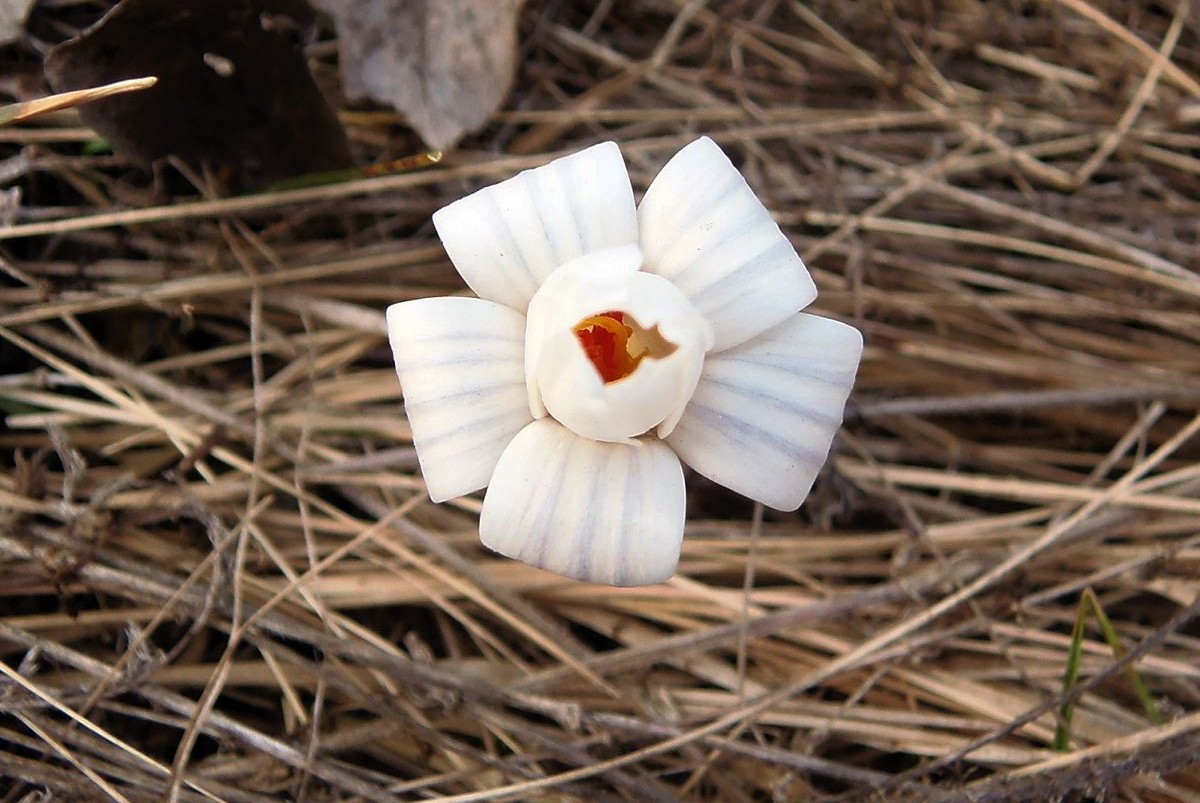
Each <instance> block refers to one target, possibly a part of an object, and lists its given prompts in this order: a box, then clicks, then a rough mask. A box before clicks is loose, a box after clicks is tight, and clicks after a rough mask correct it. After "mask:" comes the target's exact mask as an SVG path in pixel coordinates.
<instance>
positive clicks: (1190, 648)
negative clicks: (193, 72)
mask: <svg viewBox="0 0 1200 803" xmlns="http://www.w3.org/2000/svg"><path fill="white" fill-rule="evenodd" d="M57 5H59V6H61V7H64V8H69V7H70V6H71V5H72V4H70V3H61V4H57ZM329 36H331V34H329ZM521 42H522V51H521V57H520V69H519V73H518V76H517V80H516V84H515V89H514V92H513V95H512V96H511V97H510V99H509V101H508V102H507V104H506V105H505V107H504V108H503V110H502V111H501V112H499V113H498V114H497V115H496V116H495V118H494V120H493V122H492V123H491V124H490V125H489V126H488V127H487V128H486V129H484V130H483V131H482V132H481V133H480V134H478V135H476V136H474V137H472V138H470V139H468V140H467V141H465V142H464V143H463V145H462V146H461V147H459V148H458V149H456V150H453V151H451V152H448V153H447V154H446V157H445V159H443V161H442V162H441V163H440V164H438V165H436V166H434V167H432V168H430V169H427V170H423V171H419V172H407V173H402V174H398V175H386V176H379V177H369V178H360V179H356V180H351V181H345V182H340V183H335V184H327V185H321V186H315V187H302V188H298V189H291V190H281V191H275V192H265V193H258V194H247V195H237V196H229V197H222V196H221V195H219V194H214V193H213V191H212V189H211V185H210V183H209V181H208V180H207V177H206V176H204V175H196V174H193V173H190V172H189V171H188V170H187V169H186V168H184V166H182V165H180V166H178V168H179V169H178V171H176V173H177V175H175V177H176V178H178V176H179V175H182V176H190V178H191V180H192V181H193V186H192V187H191V188H189V189H186V190H184V191H181V192H174V191H172V194H171V195H170V196H169V197H167V196H164V194H163V188H162V186H161V185H158V184H156V183H155V182H153V181H151V179H150V178H149V177H147V176H146V175H144V174H142V173H140V172H138V171H136V170H134V169H132V168H131V167H130V166H129V165H127V164H124V163H122V162H121V161H120V160H117V159H114V158H113V157H111V156H107V155H103V154H97V155H89V152H88V151H87V149H85V148H84V147H83V145H84V144H85V143H86V142H88V141H89V140H91V139H93V137H94V135H93V134H92V133H91V132H90V131H88V130H87V129H85V128H82V127H81V124H80V122H79V120H78V118H77V117H74V116H72V115H70V114H64V115H59V116H56V117H53V118H50V119H49V121H48V122H43V123H41V124H38V125H32V124H31V125H26V126H15V127H7V128H4V129H0V155H2V156H3V159H2V160H0V168H4V169H6V170H8V171H9V173H8V175H10V176H12V177H13V178H14V180H15V184H14V186H16V187H19V189H20V193H21V195H20V199H19V208H17V209H16V210H15V211H12V210H11V209H10V211H9V213H8V214H10V225H7V226H5V227H4V228H0V268H2V269H3V272H4V274H5V278H4V279H3V284H2V285H0V359H2V360H3V364H4V366H5V369H4V376H3V377H2V378H0V404H2V405H3V408H4V414H5V419H4V428H3V429H0V461H2V462H3V465H4V471H3V472H2V475H0V672H2V673H3V677H2V678H0V798H2V799H3V800H8V801H18V800H20V801H34V800H49V799H54V800H93V799H95V800H130V801H161V800H167V799H170V800H184V801H200V800H222V801H239V802H240V801H246V802H247V803H249V802H250V801H264V800H280V799H288V800H307V801H321V800H372V801H383V800H389V801H390V800H425V799H443V800H453V801H483V800H529V801H565V800H588V801H602V800H630V801H659V800H661V801H667V800H697V801H700V800H704V801H791V800H889V801H891V800H913V801H925V800H931V801H932V800H971V801H1006V800H1026V799H1035V800H1056V799H1072V800H1122V801H1131V802H1134V801H1144V802H1146V803H1150V802H1151V801H1153V802H1154V803H1160V802H1164V801H1180V802H1181V803H1182V801H1195V800H1196V799H1197V796H1198V795H1200V767H1198V765H1197V762H1198V761H1200V625H1198V624H1197V620H1196V615H1197V613H1200V597H1198V588H1200V524H1198V522H1200V463H1198V458H1200V438H1198V437H1197V431H1198V430H1200V272H1198V266H1200V222H1198V221H1200V202H1198V201H1197V198H1198V197H1200V128H1198V126H1200V83H1198V80H1200V16H1198V14H1197V9H1196V7H1195V5H1194V4H1189V2H1188V1H1187V0H1175V1H1173V2H1165V3H1149V2H1128V3H1126V2H1117V0H1110V1H1108V2H1105V1H1104V0H1041V1H1040V2H1017V1H1016V0H1006V1H1004V2H991V1H990V0H989V2H986V3H984V2H977V1H976V0H956V1H955V2H948V1H947V2H928V1H927V0H888V1H887V2H868V1H866V0H864V1H863V2H825V1H824V0H814V1H812V2H808V1H806V2H799V1H798V0H790V1H789V0H769V1H768V2H764V3H758V2H736V1H734V0H728V1H722V2H718V1H717V0H712V1H710V2H704V1H703V0H688V1H687V2H683V1H682V0H681V1H680V2H667V1H666V0H662V1H660V2H627V3H626V2H619V3H618V2H611V0H606V1H605V2H600V3H585V2H579V1H578V0H558V1H556V0H537V1H536V2H532V1H531V2H530V4H529V5H528V6H527V7H526V9H525V11H524V13H523V16H522V21H521ZM312 54H313V58H314V59H315V61H316V66H317V69H318V72H319V73H320V74H321V75H323V76H324V77H330V76H332V75H333V74H334V72H335V70H336V55H335V54H336V48H335V47H334V43H333V42H332V41H330V40H329V38H328V36H327V38H326V40H324V41H322V42H319V43H318V44H317V45H316V46H315V47H314V49H313V51H312ZM343 108H344V109H346V110H345V111H344V115H343V117H344V120H345V122H346V123H347V126H348V129H349V132H350V135H351V140H352V143H353V145H354V148H355V150H356V153H357V155H358V156H359V158H360V159H361V161H363V162H367V161H372V160H379V159H388V158H394V157H395V156H397V155H402V154H404V153H409V152H413V151H415V150H417V149H418V148H419V144H418V143H417V141H416V140H415V139H413V138H412V137H411V135H410V134H408V133H406V131H405V129H404V128H403V127H402V126H400V125H399V123H400V121H399V120H398V119H396V118H395V117H394V116H391V115H387V114H383V113H378V112H372V113H367V112H363V111H355V110H353V109H351V108H350V107H343ZM702 133H706V134H708V135H710V136H712V137H713V138H714V139H716V140H717V141H718V142H719V143H720V144H721V145H722V146H723V147H724V148H725V149H726V150H727V151H728V152H729V153H730V154H731V155H732V156H733V157H734V159H735V161H736V162H737V163H738V164H739V166H740V167H741V168H742V169H743V171H744V172H745V174H746V175H747V177H748V179H749V180H750V182H751V184H752V185H753V186H754V187H755V189H756V190H757V191H758V192H759V193H760V195H761V197H762V198H763V199H764V202H765V203H766V204H767V205H768V207H769V208H770V209H771V210H772V211H773V212H774V213H775V214H776V215H777V219H778V220H779V222H780V223H781V225H782V226H783V227H784V230H785V231H786V232H787V233H788V235H789V236H790V237H791V238H792V239H793V241H794V243H795V245H796V247H797V249H798V250H799V252H800V253H801V254H802V255H803V256H804V258H805V260H806V262H807V263H808V264H809V266H810V268H811V270H812V271H813V275H814V277H815V279H816V282H817V285H818V287H819V288H820V290H821V296H820V298H819V299H818V302H817V305H816V308H815V309H816V310H817V311H818V312H819V313H820V314H824V315H829V316H833V317H837V318H840V319H842V320H846V321H848V322H850V323H853V324H854V325H855V326H858V327H860V328H861V329H862V330H863V332H864V333H865V336H866V341H867V348H866V352H865V355H864V361H863V366H862V369H861V372H860V378H859V382H858V385H857V387H856V390H855V393H854V396H853V397H852V399H851V401H850V405H849V407H848V410H847V423H846V426H845V428H844V429H843V431H842V434H841V435H840V436H839V439H838V441H837V442H836V444H835V454H834V457H833V458H832V459H831V461H830V463H829V465H828V466H827V468H826V470H825V472H824V473H823V475H822V477H821V478H820V479H819V481H818V484H817V487H816V489H815V490H814V492H813V494H812V496H811V497H810V499H809V500H808V502H807V503H806V504H805V506H804V507H803V508H802V509H801V511H800V512H799V513H798V514H786V515H784V514H776V513H773V512H770V511H767V512H766V513H765V514H764V515H762V516H761V517H759V516H757V515H756V511H755V509H754V507H753V505H751V504H750V503H748V502H746V501H745V500H742V499H741V498H739V497H736V496H735V495H733V494H730V493H727V492H725V491H722V490H721V489H719V488H716V487H715V486H712V485H711V484H708V483H706V482H705V481H703V479H702V478H700V477H698V476H694V475H691V476H689V478H688V481H689V524H688V530H687V536H686V539H685V543H684V552H683V557H682V560H681V563H680V567H679V573H678V575H677V576H676V577H675V578H674V579H672V580H671V581H670V582H668V583H667V584H665V585H662V586H657V587H651V588H645V589H636V588H634V589H612V588H603V587H592V586H588V585H583V584H580V583H576V582H572V581H568V580H563V579H560V578H558V577H555V576H551V575H548V574H545V573H543V572H540V571H538V570H535V569H532V568H529V567H526V566H524V565H522V564H519V563H514V562H510V561H507V560H503V559H500V558H498V557H496V556H495V555H492V554H490V553H488V552H487V551H486V550H484V549H483V548H482V547H481V546H480V545H479V543H478V539H477V523H478V511H479V504H480V502H479V499H478V498H477V497H468V498H463V499H458V500H455V501H453V502H452V503H449V504H445V505H433V504H432V503H430V502H429V500H428V499H427V498H426V497H425V496H424V494H423V485H422V481H421V476H420V473H419V471H418V468H417V464H416V460H415V455H414V452H413V449H412V446H411V441H410V433H409V430H408V428H407V426H406V423H405V417H404V412H403V407H402V404H401V392H400V387H399V384H398V383H397V381H396V379H395V374H394V373H393V371H392V367H391V364H390V357H389V354H388V349H387V346H386V339H385V335H384V328H383V317H382V310H383V308H384V307H385V306H386V305H388V304H390V303H392V302H395V301H399V300H403V299H409V298H417V297H421V296H427V295H439V294H446V293H454V292H460V291H463V289H464V288H463V287H462V285H461V284H460V281H459V279H458V277H457V275H456V274H455V273H454V271H453V270H452V269H451V267H450V264H449V261H448V260H447V258H446V256H445V254H444V252H443V250H442V248H441V246H440V245H439V243H438V241H437V239H436V236H435V234H434V232H433V230H432V227H431V225H430V222H429V218H430V214H431V213H432V212H433V211H434V210H435V209H437V208H438V207H439V206H441V205H443V204H445V203H446V202H448V201H449V200H452V199H454V198H456V197H459V196H461V195H462V194H464V193H465V192H468V191H470V190H472V189H474V188H476V187H478V186H481V185H482V184H485V183H491V182H494V181H496V180H499V179H501V178H503V177H506V176H508V175H511V174H512V173H514V172H515V171H517V170H519V169H523V168H526V167H530V166H533V165H537V164H540V163H543V162H544V161H546V160H547V159H548V158H550V157H551V156H553V155H555V154H561V153H564V152H568V151H571V150H575V149H577V148H579V147H581V146H584V145H587V144H591V143H593V142H596V141H600V140H603V139H615V140H618V141H619V142H620V143H621V146H622V149H623V151H624V153H625V154H626V158H627V159H628V160H629V162H630V168H631V173H632V176H633V182H634V186H635V189H636V190H637V191H638V192H641V191H642V190H644V189H645V187H646V185H647V183H648V181H649V179H650V178H651V177H652V176H653V175H654V173H655V172H656V171H657V169H658V168H659V167H660V166H661V165H662V164H663V163H664V162H665V160H666V159H667V158H668V157H669V156H670V155H671V154H672V153H674V152H675V151H676V150H677V149H678V148H679V147H680V146H681V145H683V144H684V143H686V142H688V141H690V140H691V139H693V138H694V137H695V136H697V135H698V134H702ZM297 135H298V136H303V132H297ZM1081 602H1082V605H1081ZM1105 621H1107V622H1108V623H1110V626H1109V627H1108V628H1107V632H1106V629H1105V628H1104V627H1102V622H1105ZM1069 668H1073V669H1075V670H1077V673H1078V675H1077V678H1076V679H1075V680H1074V682H1070V683H1067V684H1066V686H1064V678H1065V677H1067V675H1068V670H1069ZM1064 688H1065V691H1064Z"/></svg>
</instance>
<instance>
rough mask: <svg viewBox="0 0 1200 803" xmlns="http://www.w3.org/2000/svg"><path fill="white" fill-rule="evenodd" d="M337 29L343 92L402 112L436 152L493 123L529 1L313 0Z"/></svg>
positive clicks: (509, 77)
mask: <svg viewBox="0 0 1200 803" xmlns="http://www.w3.org/2000/svg"><path fill="white" fill-rule="evenodd" d="M316 3H317V5H318V6H320V7H322V8H324V9H325V10H326V11H328V12H329V13H330V14H331V15H332V16H333V18H334V22H335V23H336V25H337V29H338V34H339V38H340V40H341V60H342V82H343V84H344V86H345V90H346V94H347V95H350V96H352V97H360V98H362V97H367V98H371V99H373V100H376V101H379V102H381V103H387V104H390V105H391V106H393V107H394V108H396V109H397V110H399V111H401V112H403V113H404V114H405V115H406V116H407V118H408V122H409V124H410V125H411V126H412V127H413V128H414V129H416V130H417V133H419V134H420V135H421V138H422V139H424V140H425V142H426V144H427V145H429V147H431V148H438V149H445V148H449V147H451V146H453V145H454V144H455V143H457V142H458V140H459V139H461V138H462V136H463V135H464V134H466V133H468V132H471V131H475V130H477V129H479V128H480V127H481V126H483V124H484V123H486V122H487V121H488V118H489V117H491V115H492V113H493V112H495V110H496V109H497V108H498V107H499V106H500V104H501V103H502V102H503V101H504V98H505V96H507V95H508V90H509V88H510V86H511V84H512V79H513V73H514V70H515V68H516V50H517V16H518V14H519V12H520V10H521V6H522V5H523V4H524V0H316Z"/></svg>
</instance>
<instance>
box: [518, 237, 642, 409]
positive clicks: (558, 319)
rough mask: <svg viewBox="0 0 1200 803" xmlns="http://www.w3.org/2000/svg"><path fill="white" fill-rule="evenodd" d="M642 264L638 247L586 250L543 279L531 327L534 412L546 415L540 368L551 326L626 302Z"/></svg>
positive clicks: (528, 363) (529, 374)
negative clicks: (538, 375) (630, 278)
mask: <svg viewBox="0 0 1200 803" xmlns="http://www.w3.org/2000/svg"><path fill="white" fill-rule="evenodd" d="M641 266H642V252H641V251H640V250H639V249H638V247H637V246H636V245H623V246H620V247H618V248H608V249H605V250H602V251H593V252H592V253H590V254H585V255H584V256H582V257H579V258H578V259H575V260H573V261H571V262H568V263H567V264H566V265H563V266H561V267H559V268H558V269H557V270H555V271H554V272H553V273H552V274H550V276H549V277H547V278H546V281H544V282H542V285H541V287H539V288H538V292H537V293H536V294H535V295H534V297H533V298H532V299H531V300H530V302H529V309H528V320H527V323H526V329H525V382H526V387H527V389H528V391H529V409H530V411H531V412H532V413H533V417H534V418H541V417H543V416H545V415H546V406H545V405H544V404H543V403H542V394H541V391H540V390H539V389H538V385H537V380H536V377H535V374H536V371H537V365H538V361H539V360H540V359H541V356H542V345H543V343H544V342H545V341H546V338H547V336H548V332H549V331H551V330H553V329H554V328H570V327H571V326H574V325H575V324H576V323H578V322H579V321H581V320H583V319H584V318H586V317H587V316H589V315H593V314H595V313H597V312H605V311H607V310H610V309H614V307H613V306H612V305H613V304H617V305H619V304H621V303H623V302H624V301H625V299H626V298H627V297H628V290H627V287H626V285H627V283H628V281H629V277H631V276H632V275H633V274H635V273H637V270H638V268H640V267H641ZM605 304H608V305H609V306H604V305H605ZM597 305H599V307H597Z"/></svg>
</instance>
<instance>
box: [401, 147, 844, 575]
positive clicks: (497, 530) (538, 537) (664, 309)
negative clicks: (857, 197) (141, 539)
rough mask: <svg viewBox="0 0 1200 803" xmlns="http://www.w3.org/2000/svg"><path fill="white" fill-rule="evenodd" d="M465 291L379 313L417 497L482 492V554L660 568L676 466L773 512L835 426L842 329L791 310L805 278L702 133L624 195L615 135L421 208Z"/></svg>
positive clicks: (789, 505)
mask: <svg viewBox="0 0 1200 803" xmlns="http://www.w3.org/2000/svg"><path fill="white" fill-rule="evenodd" d="M433 222H434V225H435V226H436V228H437V231H438V234H439V235H440V236H441V238H442V242H443V243H444V244H445V246H446V251H447V252H448V253H449V255H450V259H451V260H452V261H453V262H454V266H455V267H456V268H457V269H458V272H459V273H461V274H462V277H463V279H465V280H466V282H467V284H468V285H470V287H471V289H472V290H474V291H475V292H476V293H477V294H478V296H479V298H465V297H446V298H426V299H421V300H418V301H407V302H404V303H402V304H395V305H393V306H392V307H390V308H389V309H388V313H387V318H388V332H389V335H390V338H391V343H392V350H393V352H394V354H395V358H396V371H397V373H398V374H399V376H400V382H401V384H402V386H403V390H404V399H405V407H406V409H407V412H408V419H409V422H410V424H411V426H412V434H413V443H414V444H415V445H416V449H417V457H418V459H419V461H420V463H421V470H422V472H423V474H424V476H425V482H426V485H427V487H428V489H429V495H430V497H431V498H432V499H433V500H434V501H435V502H441V501H444V500H446V499H450V498H453V497H455V496H460V495H462V494H466V493H470V492H472V491H477V490H479V489H480V488H483V487H484V486H488V490H487V494H486V496H485V497H484V501H483V514H482V516H481V519H480V523H479V533H480V537H481V538H482V540H483V543H484V544H486V545H487V546H488V547H490V548H492V549H494V550H496V551H497V552H500V553H502V554H504V555H507V556H509V557H512V558H517V559H520V560H523V561H525V562H527V563H530V564H533V565H535V566H540V567H542V568H545V569H549V570H551V571H555V572H558V573H560V574H564V575H567V576H570V577H574V578H578V579H580V580H590V581H594V582H602V583H609V584H612V585H646V584H649V583H655V582H659V581H661V580H665V579H667V578H669V577H670V576H671V575H672V574H673V573H674V572H675V566H676V564H677V563H678V561H679V551H680V542H681V541H682V539H683V525H684V503H685V496H684V487H683V469H682V466H681V465H680V459H682V460H683V461H684V462H686V463H687V464H688V465H689V466H691V467H692V468H693V469H695V470H696V471H698V472H699V473H700V474H703V475H704V476H706V477H708V478H709V479H711V480H713V481H715V482H718V483H720V484H721V485H724V486H726V487H728V488H731V489H733V490H735V491H737V492H738V493H741V494H744V495H745V496H748V497H750V498H751V499H755V500H757V501H759V502H762V503H763V504H765V505H768V506H770V507H774V508H779V509H781V510H795V509H796V508H797V507H799V506H800V503H801V502H802V501H804V497H805V496H807V495H808V491H809V489H810V488H811V487H812V483H813V480H814V478H815V477H816V474H817V471H818V470H819V469H820V467H821V465H822V464H823V463H824V462H825V458H826V455H827V454H828V452H829V446H830V442H831V441H832V439H833V435H834V433H835V432H836V430H837V428H838V427H839V426H840V424H841V419H842V408H843V406H844V405H845V402H846V397H847V396H848V394H849V392H850V387H851V385H852V383H853V381H854V374H855V371H856V369H857V366H858V361H859V357H860V356H861V353H862V336H861V335H860V334H859V332H858V330H857V329H854V328H852V327H850V326H847V325H845V324H842V323H839V322H837V321H833V320H829V319H827V318H819V317H815V316H812V315H806V314H802V313H801V312H800V310H801V309H803V308H804V307H805V306H807V305H808V304H809V303H810V302H812V300H813V299H814V298H816V295H817V291H816V287H815V286H814V285H813V282H812V279H811V278H810V277H809V275H808V271H807V270H805V268H804V264H803V263H802V262H801V261H800V257H799V256H797V254H796V252H795V250H794V249H793V248H792V246H791V244H790V242H789V241H788V239H787V238H786V237H785V236H784V235H783V233H782V232H781V231H780V230H779V227H778V226H777V225H776V224H775V222H774V221H773V220H772V219H771V216H770V214H769V213H768V212H767V210H766V209H765V208H764V207H763V205H762V203H761V202H759V200H758V199H757V198H756V197H755V195H754V192H753V191H752V190H751V189H750V187H749V185H747V184H746V181H745V179H744V178H742V176H741V174H740V173H739V172H738V171H737V168H735V167H734V166H733V164H732V163H731V162H730V161H729V159H728V158H727V157H726V156H725V154H724V153H722V152H721V149H720V148H719V147H717V145H716V144H715V143H713V141H712V140H710V139H708V138H703V139H699V140H696V141H695V142H693V143H691V144H690V145H688V146H687V147H685V148H684V149H683V150H681V151H680V152H679V153H677V154H676V155H675V156H674V158H672V159H671V161H670V162H668V163H667V165H666V167H664V168H663V170H662V172H661V173H660V174H659V175H658V177H657V178H655V180H654V182H653V184H651V185H650V188H649V189H648V190H647V192H646V195H645V198H643V200H642V203H641V205H640V206H635V205H634V199H633V189H632V188H631V186H630V183H629V176H628V174H627V173H626V170H625V164H624V162H623V160H622V158H621V152H620V150H619V149H618V148H617V146H616V144H615V143H612V142H607V143H604V144H602V145H596V146H595V147H592V148H588V149H587V150H584V151H581V152H579V153H576V154H573V155H571V156H567V157H565V158H562V159H558V160H556V161H553V162H551V163H550V164H547V165H545V166H543V167H539V168H537V169H535V170H529V171H526V172H524V173H521V174H520V175H517V176H515V177H514V178H511V179H509V180H507V181H505V182H503V183H501V184H497V185H496V186H493V187H488V188H485V189H482V190H480V191H479V192H476V193H475V194H473V195H470V196H468V197H466V198H463V199H461V200H459V201H457V202H455V203H452V204H450V205H449V206H447V207H445V208H443V209H441V210H439V211H438V212H437V213H436V214H434V216H433Z"/></svg>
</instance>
